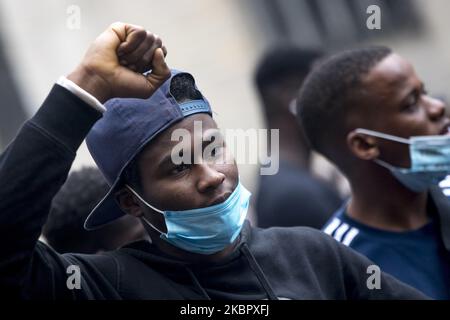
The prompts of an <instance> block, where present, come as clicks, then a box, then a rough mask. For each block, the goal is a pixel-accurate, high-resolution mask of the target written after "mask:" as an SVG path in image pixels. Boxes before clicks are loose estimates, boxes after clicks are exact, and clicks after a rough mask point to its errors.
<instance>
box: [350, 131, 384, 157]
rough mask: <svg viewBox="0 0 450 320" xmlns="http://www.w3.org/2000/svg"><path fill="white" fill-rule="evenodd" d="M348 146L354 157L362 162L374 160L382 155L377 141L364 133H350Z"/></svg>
mask: <svg viewBox="0 0 450 320" xmlns="http://www.w3.org/2000/svg"><path fill="white" fill-rule="evenodd" d="M347 146H348V148H349V149H350V151H351V153H352V154H353V155H354V156H356V157H357V158H359V159H362V160H373V159H375V158H377V157H378V156H379V155H380V149H379V148H378V144H377V139H376V138H374V137H370V136H368V135H365V134H363V133H357V132H355V131H352V132H350V133H348V134H347Z"/></svg>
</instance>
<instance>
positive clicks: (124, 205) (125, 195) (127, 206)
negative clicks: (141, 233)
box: [114, 188, 144, 217]
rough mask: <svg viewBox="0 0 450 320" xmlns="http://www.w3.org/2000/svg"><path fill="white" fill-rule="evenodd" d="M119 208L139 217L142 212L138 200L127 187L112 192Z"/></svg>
mask: <svg viewBox="0 0 450 320" xmlns="http://www.w3.org/2000/svg"><path fill="white" fill-rule="evenodd" d="M114 196H115V198H116V201H117V203H118V204H119V206H120V208H121V209H122V210H123V211H124V212H126V213H127V214H129V215H132V216H134V217H141V216H142V215H143V214H144V212H143V211H142V208H141V206H140V205H139V202H138V201H139V200H138V199H137V198H136V197H135V196H134V194H133V193H132V192H131V191H130V190H128V189H127V188H122V189H120V190H119V191H117V192H116V193H115V194H114Z"/></svg>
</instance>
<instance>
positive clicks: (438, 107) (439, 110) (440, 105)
mask: <svg viewBox="0 0 450 320" xmlns="http://www.w3.org/2000/svg"><path fill="white" fill-rule="evenodd" d="M427 100H428V101H427V103H426V108H427V113H428V116H429V118H430V119H431V120H433V121H436V120H440V119H441V118H442V117H444V115H445V110H446V105H445V103H444V102H443V101H442V100H439V99H435V98H432V97H427Z"/></svg>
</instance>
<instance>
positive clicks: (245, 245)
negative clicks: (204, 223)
mask: <svg viewBox="0 0 450 320" xmlns="http://www.w3.org/2000/svg"><path fill="white" fill-rule="evenodd" d="M251 242H252V228H251V226H250V223H249V222H248V221H246V222H245V223H244V226H243V228H242V231H241V235H240V237H239V240H238V244H237V245H236V247H235V250H234V251H233V252H232V253H231V254H229V255H228V256H227V257H225V258H224V259H221V261H220V262H211V263H205V262H201V263H200V262H198V263H196V262H185V261H182V260H179V259H176V258H172V257H170V256H168V255H166V254H164V253H162V252H161V251H160V250H159V249H157V248H156V247H155V246H153V245H152V244H151V243H150V242H148V241H139V242H135V243H133V244H130V245H128V246H126V247H123V248H122V249H120V251H121V252H123V253H126V254H127V255H130V256H133V257H134V258H136V259H138V260H139V261H141V262H142V263H144V264H145V265H147V266H151V268H152V269H153V270H154V271H156V272H158V273H159V274H161V275H164V277H166V278H169V279H170V280H171V281H173V282H174V283H175V284H178V285H180V286H182V287H185V288H186V287H187V288H191V289H192V290H193V291H194V292H195V293H196V297H194V296H192V297H186V298H198V299H208V300H210V299H251V300H258V299H277V297H276V295H275V294H274V291H273V289H272V287H271V286H270V284H269V281H268V280H267V277H266V275H265V274H264V271H263V270H262V268H261V266H260V265H259V264H258V262H257V260H256V259H255V257H254V255H253V254H252V252H251V251H250V245H251ZM188 295H189V294H188Z"/></svg>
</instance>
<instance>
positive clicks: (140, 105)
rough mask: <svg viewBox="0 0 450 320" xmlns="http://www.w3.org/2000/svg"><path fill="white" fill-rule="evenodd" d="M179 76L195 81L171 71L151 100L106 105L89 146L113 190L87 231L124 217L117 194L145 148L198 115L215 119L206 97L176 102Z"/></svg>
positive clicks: (117, 100) (87, 223)
mask: <svg viewBox="0 0 450 320" xmlns="http://www.w3.org/2000/svg"><path fill="white" fill-rule="evenodd" d="M178 74H187V75H188V76H190V77H192V75H190V74H189V73H186V72H182V71H178V70H171V77H170V78H169V79H168V80H167V81H165V82H164V83H163V84H162V85H161V87H160V88H159V89H158V90H157V91H156V92H155V93H154V94H153V95H152V96H151V97H150V98H148V99H134V98H114V99H111V100H108V101H107V102H106V103H105V108H106V112H105V113H104V114H103V117H102V118H101V119H100V120H98V121H97V122H96V123H95V125H94V126H93V127H92V129H91V131H90V132H89V134H88V136H87V138H86V142H87V146H88V149H89V152H90V153H91V155H92V157H93V158H94V160H95V162H96V164H97V166H98V167H99V169H100V171H101V172H102V173H103V175H104V176H105V178H106V180H107V181H108V184H109V185H110V186H111V187H110V189H109V191H108V193H107V194H106V196H105V197H104V198H103V199H102V200H101V201H100V203H99V204H97V206H96V207H95V208H94V209H93V210H92V212H91V214H90V215H89V216H88V218H87V219H86V221H85V224H84V228H85V229H86V230H93V229H97V228H99V227H101V226H103V225H105V224H107V223H109V222H112V221H114V220H116V219H118V218H120V217H121V216H123V215H125V213H124V212H123V211H122V210H121V209H120V207H119V205H118V203H117V202H116V199H115V196H114V194H115V192H116V191H117V189H118V187H121V186H122V174H123V172H124V169H125V168H126V167H127V165H128V164H129V163H130V162H131V160H133V158H134V157H135V156H136V155H137V154H138V153H139V152H140V151H141V150H142V149H143V148H144V147H145V145H147V144H148V143H149V142H150V141H152V140H153V139H154V138H155V137H156V136H157V135H158V134H159V133H160V132H162V131H164V130H165V129H167V128H168V127H170V126H171V125H173V124H174V123H176V122H179V121H181V120H183V119H184V118H185V117H187V116H190V115H192V114H196V113H208V114H210V115H211V116H212V111H211V107H210V105H209V102H208V101H207V100H206V98H205V97H203V96H202V99H199V100H191V101H187V102H183V103H178V102H177V101H176V100H175V98H174V97H173V96H172V94H171V93H170V84H171V81H172V79H173V77H174V76H176V75H178ZM192 80H193V81H194V78H193V77H192ZM196 89H197V87H196Z"/></svg>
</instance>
